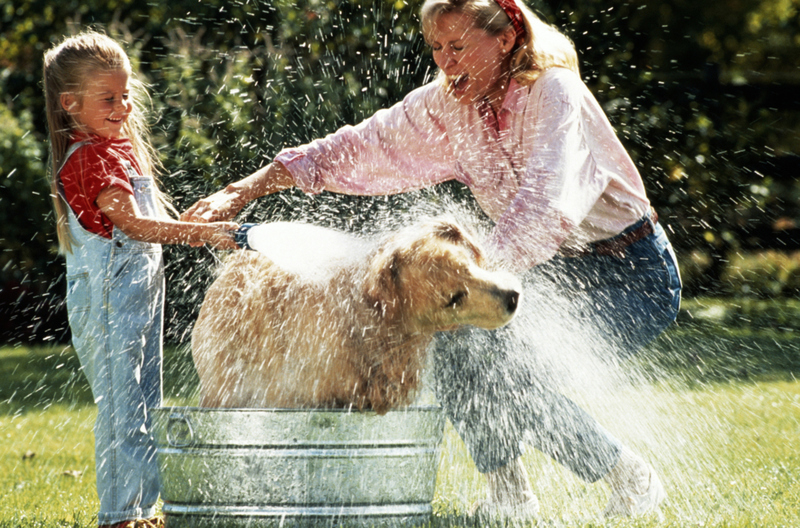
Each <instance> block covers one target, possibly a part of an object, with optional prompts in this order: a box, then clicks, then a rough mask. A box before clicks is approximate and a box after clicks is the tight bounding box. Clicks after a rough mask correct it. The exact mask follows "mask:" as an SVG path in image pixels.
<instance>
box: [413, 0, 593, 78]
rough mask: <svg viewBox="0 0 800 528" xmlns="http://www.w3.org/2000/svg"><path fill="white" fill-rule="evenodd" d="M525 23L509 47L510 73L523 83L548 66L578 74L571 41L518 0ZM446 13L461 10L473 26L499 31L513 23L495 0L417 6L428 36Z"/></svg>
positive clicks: (431, 1) (439, 0)
mask: <svg viewBox="0 0 800 528" xmlns="http://www.w3.org/2000/svg"><path fill="white" fill-rule="evenodd" d="M516 3H517V6H518V7H519V8H520V11H522V18H523V20H524V23H525V33H526V34H525V40H524V41H523V42H522V44H521V45H519V46H517V47H516V49H514V50H513V51H512V57H511V76H512V77H513V78H514V79H515V80H516V81H517V82H518V83H519V84H520V85H522V86H527V85H530V84H533V82H534V81H535V80H536V79H538V78H539V75H541V73H542V72H543V71H545V70H547V69H548V68H553V67H561V68H567V69H570V70H572V71H574V72H575V73H577V74H579V73H580V71H579V67H578V54H577V52H576V51H575V45H574V44H573V43H572V41H571V40H570V39H569V38H568V37H567V36H566V35H564V34H563V33H561V31H559V30H558V29H557V28H556V27H555V26H552V25H550V24H547V23H546V22H544V21H543V20H542V19H540V18H539V17H538V16H536V15H535V14H534V13H533V11H531V10H530V9H528V7H527V6H525V5H524V4H523V3H522V2H521V1H520V0H516ZM445 13H463V14H465V15H467V16H469V17H470V18H472V20H474V21H475V27H477V28H482V29H483V30H485V31H486V32H487V33H489V34H490V35H498V34H500V33H502V32H504V31H505V30H506V29H507V28H509V27H513V26H512V24H511V19H510V18H509V17H508V15H507V14H506V13H505V11H503V9H502V8H501V7H500V5H499V4H498V3H497V2H496V1H495V0H426V1H425V3H424V4H423V5H422V9H421V10H420V18H421V19H422V33H423V35H425V37H426V38H427V37H428V36H429V35H430V34H431V31H432V29H433V24H434V23H435V22H436V20H437V19H438V18H439V17H440V16H441V15H443V14H445Z"/></svg>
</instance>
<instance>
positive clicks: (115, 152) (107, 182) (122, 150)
mask: <svg viewBox="0 0 800 528" xmlns="http://www.w3.org/2000/svg"><path fill="white" fill-rule="evenodd" d="M87 139H88V140H89V142H88V143H87V144H85V145H83V146H81V147H80V148H79V149H78V150H77V151H75V152H74V153H73V154H72V155H71V156H70V157H69V159H68V160H67V162H66V164H64V167H63V168H62V169H61V172H60V173H59V177H60V178H61V183H62V184H63V186H64V195H65V197H66V199H67V203H68V204H69V205H70V207H71V208H72V212H74V213H75V216H76V217H78V220H79V221H80V223H81V225H82V226H83V227H84V229H86V230H87V231H89V232H91V233H94V234H97V235H100V236H102V237H105V238H111V236H112V233H113V231H114V224H113V223H112V222H111V220H109V218H108V217H107V216H106V215H105V214H103V212H102V211H101V210H100V208H99V207H98V206H97V203H96V201H97V196H98V195H99V194H100V191H102V190H103V189H105V188H106V187H109V186H112V185H113V186H115V187H119V188H120V189H122V190H124V191H126V192H128V193H130V194H133V187H132V186H131V183H130V179H129V178H128V175H129V171H135V173H136V174H141V170H140V168H139V163H138V162H137V161H136V157H135V156H134V155H133V146H132V145H131V142H130V140H129V139H106V138H101V137H99V136H95V135H90V136H85V135H84V136H78V137H75V138H73V141H72V142H73V143H76V142H78V141H84V140H87Z"/></svg>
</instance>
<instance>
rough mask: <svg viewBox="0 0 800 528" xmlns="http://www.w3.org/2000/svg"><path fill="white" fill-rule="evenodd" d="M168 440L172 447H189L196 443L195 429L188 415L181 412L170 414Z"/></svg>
mask: <svg viewBox="0 0 800 528" xmlns="http://www.w3.org/2000/svg"><path fill="white" fill-rule="evenodd" d="M167 442H169V445H170V446H172V447H189V446H190V445H192V444H193V443H194V429H193V428H192V422H191V421H189V417H188V416H186V415H183V414H180V413H175V414H171V415H170V416H169V421H168V422H167Z"/></svg>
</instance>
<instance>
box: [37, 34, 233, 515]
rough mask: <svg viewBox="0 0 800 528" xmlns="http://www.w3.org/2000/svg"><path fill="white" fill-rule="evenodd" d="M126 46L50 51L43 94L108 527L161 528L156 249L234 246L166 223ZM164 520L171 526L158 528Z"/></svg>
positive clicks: (70, 303) (94, 39)
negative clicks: (155, 419) (154, 423)
mask: <svg viewBox="0 0 800 528" xmlns="http://www.w3.org/2000/svg"><path fill="white" fill-rule="evenodd" d="M131 77H132V72H131V65H130V62H129V60H128V57H127V56H126V54H125V52H124V51H123V49H122V48H121V47H120V46H119V44H117V43H116V42H114V41H113V40H112V39H110V38H108V37H107V36H105V35H102V34H99V33H94V32H87V33H83V34H81V35H78V36H76V37H72V38H68V39H66V40H65V41H64V42H63V43H61V44H60V45H59V46H57V47H55V48H54V49H52V50H50V51H49V52H47V54H46V55H45V61H44V87H45V98H46V102H47V119H48V126H49V131H50V146H51V153H52V162H53V166H52V168H53V171H52V182H51V185H52V197H53V201H54V204H55V211H56V218H57V231H58V241H59V247H60V250H61V252H62V253H63V254H65V255H66V259H67V309H68V315H69V324H70V329H71V331H72V342H73V345H74V347H75V350H76V352H77V354H78V357H79V358H80V361H81V365H82V367H83V371H84V374H85V375H86V377H87V378H88V380H89V383H90V385H91V388H92V393H93V395H94V399H95V402H96V403H97V407H98V412H97V422H96V424H95V457H96V468H97V491H98V495H99V498H100V512H99V514H98V522H99V524H100V525H101V526H114V527H123V526H124V527H126V528H128V527H130V528H133V527H134V526H136V527H139V526H143V527H146V526H158V525H160V523H161V521H160V520H159V518H156V515H155V514H156V512H155V504H156V500H157V499H158V474H157V466H156V460H155V447H154V443H153V439H152V437H151V434H150V417H149V410H150V409H151V408H153V407H157V406H159V405H161V397H162V394H161V361H162V359H161V357H162V356H161V343H162V327H163V313H162V310H163V303H164V272H163V267H162V260H161V246H160V245H159V244H176V243H191V244H195V245H201V244H203V243H208V244H211V245H212V246H214V247H216V248H218V249H233V248H235V247H236V245H235V243H234V241H233V237H232V234H231V231H232V230H235V229H236V228H237V225H236V224H233V223H229V222H219V223H208V224H196V223H187V222H181V221H177V220H173V219H171V218H169V217H168V216H167V215H166V214H165V210H166V207H167V206H166V202H165V199H164V198H163V196H162V195H161V193H160V192H159V190H158V188H157V186H156V183H155V180H154V179H153V177H152V174H153V172H154V169H155V168H156V167H157V166H158V163H157V161H156V157H155V153H154V151H153V149H152V147H151V146H150V144H149V143H148V138H147V134H146V130H145V123H144V115H143V111H142V108H141V107H140V101H137V99H136V97H137V96H141V95H142V94H143V90H142V89H141V85H140V84H139V83H137V82H136V81H135V80H133V79H132V78H131ZM161 524H163V523H161Z"/></svg>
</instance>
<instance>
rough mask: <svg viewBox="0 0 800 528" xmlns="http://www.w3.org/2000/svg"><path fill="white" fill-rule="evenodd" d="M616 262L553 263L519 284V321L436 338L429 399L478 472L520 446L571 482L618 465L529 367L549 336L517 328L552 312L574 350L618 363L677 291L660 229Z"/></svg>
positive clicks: (598, 436) (662, 320) (572, 407)
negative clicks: (575, 340) (609, 355)
mask: <svg viewBox="0 0 800 528" xmlns="http://www.w3.org/2000/svg"><path fill="white" fill-rule="evenodd" d="M642 222H649V223H650V224H651V225H652V226H653V228H654V229H653V231H654V233H653V234H651V235H648V236H647V237H645V238H643V239H641V240H639V241H638V242H634V243H633V244H631V245H630V246H628V247H626V248H625V251H624V253H625V254H624V255H622V256H620V255H600V254H598V253H597V252H590V253H588V254H586V255H584V256H581V257H575V258H566V257H561V256H557V257H555V258H553V259H552V260H551V261H549V262H547V263H545V264H542V265H539V266H536V267H535V268H533V269H532V270H531V271H530V272H529V273H528V274H527V276H526V277H525V279H526V280H525V283H526V291H525V294H524V295H525V299H524V301H523V304H522V306H521V311H522V312H523V313H520V314H518V316H517V318H516V319H514V321H512V322H511V324H509V325H507V326H506V327H503V328H500V329H497V330H483V329H480V328H475V327H464V328H462V329H460V330H458V331H456V332H453V333H441V334H438V335H437V340H436V344H435V349H434V365H435V379H436V393H437V396H438V399H439V401H440V402H441V404H442V407H443V408H444V411H445V413H446V414H447V416H448V418H449V419H450V421H451V423H452V424H453V426H454V427H455V429H456V430H457V431H458V433H459V435H460V436H461V438H462V439H463V440H464V442H465V444H466V446H467V448H468V450H469V452H470V454H471V455H472V458H473V460H474V462H475V465H476V466H477V468H478V470H479V471H481V472H483V473H486V472H490V471H494V470H496V469H498V468H500V467H502V466H505V465H506V464H508V463H509V462H510V461H512V460H514V459H516V458H517V457H519V456H520V454H521V446H520V442H521V441H522V439H523V436H524V437H525V439H526V440H527V441H529V442H530V443H531V444H532V445H533V447H535V448H536V449H538V450H540V451H542V452H543V453H545V454H547V455H550V456H551V457H552V458H553V459H555V460H557V461H558V462H560V463H561V464H563V465H564V466H566V467H568V468H569V469H570V470H571V471H572V472H573V473H575V474H576V475H578V476H579V477H581V478H582V479H584V480H586V481H587V482H594V481H596V480H598V479H600V478H602V477H603V476H605V475H606V474H607V473H608V472H609V471H610V470H611V469H612V468H613V467H614V466H615V465H616V463H617V461H618V459H619V454H620V448H621V447H622V446H621V444H620V442H619V441H618V440H617V439H615V438H614V437H613V436H612V435H611V434H610V433H609V432H608V431H606V430H605V429H604V428H603V427H602V426H601V425H600V424H599V423H598V422H597V421H596V420H595V419H594V418H592V417H591V416H589V414H587V413H586V412H585V411H584V410H582V409H581V408H580V407H578V406H577V405H576V404H575V403H574V402H572V401H571V400H570V399H569V398H567V397H565V396H564V395H562V394H560V393H559V392H558V390H557V387H553V386H552V385H553V383H552V382H551V380H549V377H548V375H547V373H546V372H543V371H542V369H541V368H540V366H537V364H536V350H537V347H543V346H547V343H546V341H545V340H548V339H550V340H553V339H554V338H557V336H554V335H553V331H552V329H547V328H539V329H538V330H537V329H535V328H534V330H530V329H529V328H523V327H524V326H525V325H526V320H528V321H531V320H532V319H531V318H538V317H542V316H544V315H546V314H547V312H557V314H556V316H555V318H554V319H553V320H555V319H558V320H559V330H558V331H559V332H574V333H575V335H580V336H586V337H585V338H583V339H584V341H588V343H587V342H584V343H582V345H583V346H590V347H596V348H597V349H601V348H602V349H603V350H604V351H605V350H609V349H613V351H614V352H615V353H617V354H621V355H623V356H624V355H627V354H632V353H635V352H636V351H638V350H639V349H640V348H641V347H642V346H644V345H645V344H647V343H648V342H650V341H651V340H652V339H654V338H655V337H656V336H657V335H658V334H659V333H661V331H663V330H664V328H666V327H667V326H668V325H669V324H670V323H671V322H672V321H674V320H675V317H676V316H677V313H678V309H679V307H680V291H681V281H680V275H679V272H678V266H677V262H676V259H675V254H674V252H673V250H672V246H671V245H670V243H669V240H668V239H667V237H666V234H665V233H664V231H663V229H662V228H661V226H660V225H659V224H657V223H653V222H652V221H651V220H650V219H649V218H645V219H643V220H641V221H640V222H638V223H636V224H634V225H633V226H631V227H630V228H629V229H628V230H626V231H625V232H624V233H623V234H625V233H627V232H628V231H630V230H634V229H636V228H638V227H640V226H641V224H642Z"/></svg>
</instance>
